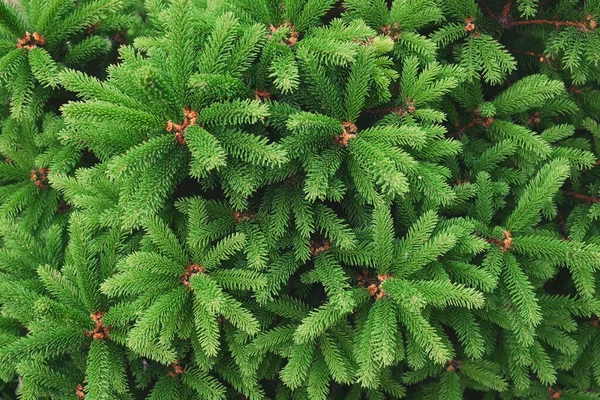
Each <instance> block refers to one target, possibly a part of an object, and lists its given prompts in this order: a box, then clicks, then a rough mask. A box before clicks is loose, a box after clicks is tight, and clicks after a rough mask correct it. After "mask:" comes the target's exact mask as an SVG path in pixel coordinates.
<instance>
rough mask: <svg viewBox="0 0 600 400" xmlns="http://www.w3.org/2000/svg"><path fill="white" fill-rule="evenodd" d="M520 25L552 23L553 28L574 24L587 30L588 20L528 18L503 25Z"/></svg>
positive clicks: (510, 26)
mask: <svg viewBox="0 0 600 400" xmlns="http://www.w3.org/2000/svg"><path fill="white" fill-rule="evenodd" d="M521 25H554V27H555V28H557V29H558V28H561V27H565V26H574V27H576V28H579V29H583V30H588V29H589V27H588V22H585V21H554V20H549V19H530V20H526V21H510V22H506V23H505V24H504V25H503V26H504V27H505V28H512V27H514V26H521Z"/></svg>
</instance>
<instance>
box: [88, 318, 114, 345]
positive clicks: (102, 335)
mask: <svg viewBox="0 0 600 400" xmlns="http://www.w3.org/2000/svg"><path fill="white" fill-rule="evenodd" d="M90 318H92V321H94V323H95V324H96V326H95V327H94V329H93V330H91V331H87V332H86V334H85V335H86V336H91V337H92V338H93V339H94V340H107V339H110V335H109V331H110V328H111V326H110V325H104V323H103V322H102V319H103V318H104V311H97V312H95V313H92V314H90Z"/></svg>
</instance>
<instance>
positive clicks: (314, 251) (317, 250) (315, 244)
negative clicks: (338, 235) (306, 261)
mask: <svg viewBox="0 0 600 400" xmlns="http://www.w3.org/2000/svg"><path fill="white" fill-rule="evenodd" d="M329 249H330V244H329V241H328V240H317V239H311V241H310V255H311V256H313V257H315V256H318V255H319V254H321V253H324V252H326V251H328V250H329Z"/></svg>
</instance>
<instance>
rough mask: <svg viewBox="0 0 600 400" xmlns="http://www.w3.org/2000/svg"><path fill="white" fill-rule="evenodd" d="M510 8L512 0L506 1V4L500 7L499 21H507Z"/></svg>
mask: <svg viewBox="0 0 600 400" xmlns="http://www.w3.org/2000/svg"><path fill="white" fill-rule="evenodd" d="M511 7H512V0H506V4H504V7H502V13H501V14H500V18H501V19H505V20H506V19H508V14H509V13H510V8H511Z"/></svg>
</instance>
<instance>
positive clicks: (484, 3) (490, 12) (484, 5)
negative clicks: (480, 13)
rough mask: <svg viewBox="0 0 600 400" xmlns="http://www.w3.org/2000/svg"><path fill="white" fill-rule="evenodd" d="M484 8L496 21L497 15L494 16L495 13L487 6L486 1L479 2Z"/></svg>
mask: <svg viewBox="0 0 600 400" xmlns="http://www.w3.org/2000/svg"><path fill="white" fill-rule="evenodd" d="M479 3H480V4H481V5H482V6H483V10H484V11H485V12H486V13H487V14H488V15H489V16H490V17H491V18H492V19H496V15H495V14H494V12H493V11H492V10H491V9H490V6H488V5H487V3H486V2H485V0H481V1H480V2H479Z"/></svg>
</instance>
